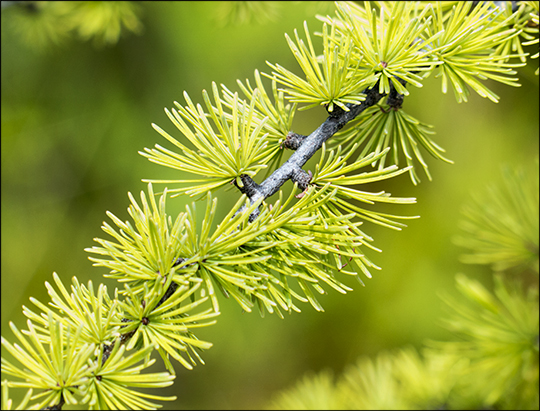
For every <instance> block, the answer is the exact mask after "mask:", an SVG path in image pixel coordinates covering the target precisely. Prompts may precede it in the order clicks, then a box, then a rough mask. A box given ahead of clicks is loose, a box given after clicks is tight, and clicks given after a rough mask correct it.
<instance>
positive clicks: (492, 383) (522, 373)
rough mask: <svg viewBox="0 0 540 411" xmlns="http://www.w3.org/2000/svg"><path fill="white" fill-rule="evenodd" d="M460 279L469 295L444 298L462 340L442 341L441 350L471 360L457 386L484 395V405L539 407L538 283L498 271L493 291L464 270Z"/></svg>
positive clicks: (452, 325)
mask: <svg viewBox="0 0 540 411" xmlns="http://www.w3.org/2000/svg"><path fill="white" fill-rule="evenodd" d="M456 280H457V285H458V288H459V290H460V291H461V293H462V294H463V295H464V296H465V298H466V300H465V299H462V300H461V301H457V300H456V299H454V298H450V297H448V296H446V297H444V300H445V302H446V303H447V305H448V306H449V307H451V308H452V311H453V313H452V315H451V316H450V318H449V319H448V320H447V321H446V324H447V327H448V328H449V329H450V330H451V331H453V332H454V334H455V335H456V336H457V337H458V338H459V339H460V341H457V342H444V343H441V350H442V351H443V352H445V353H447V355H449V356H455V357H456V358H467V359H468V360H469V364H468V365H467V367H466V368H465V369H464V370H463V371H462V373H461V375H460V379H459V381H458V386H457V390H458V392H460V394H461V395H462V396H464V397H467V396H472V397H473V398H481V399H482V400H483V404H482V406H484V407H485V406H491V407H492V406H494V405H496V406H497V408H502V409H535V408H538V382H539V381H538V372H539V370H538V332H539V331H538V321H539V317H538V289H537V288H534V287H530V288H528V289H527V287H523V285H522V284H515V283H514V284H505V282H504V280H503V278H502V277H501V276H495V290H494V294H495V295H493V294H491V293H490V292H489V291H488V290H486V288H485V287H484V286H482V284H480V283H479V282H478V281H475V280H470V279H468V278H467V277H465V276H464V275H458V276H457V277H456ZM479 381H489V383H488V384H479V383H478V382H479ZM466 408H469V407H466Z"/></svg>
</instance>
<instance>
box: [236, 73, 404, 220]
mask: <svg viewBox="0 0 540 411" xmlns="http://www.w3.org/2000/svg"><path fill="white" fill-rule="evenodd" d="M392 90H393V88H392ZM365 95H366V99H365V100H364V101H363V102H362V103H361V104H357V105H353V104H348V105H347V108H349V111H345V110H343V109H341V108H339V107H334V111H332V112H331V113H329V116H328V118H327V119H326V120H325V121H324V122H323V123H322V124H321V125H320V126H319V128H317V129H316V130H315V131H314V132H313V133H311V134H310V135H309V136H307V137H306V136H302V135H299V134H296V133H292V132H291V133H289V134H288V135H287V138H286V139H285V141H284V143H283V147H287V148H289V146H290V148H291V149H293V150H294V149H296V151H295V152H294V153H293V155H292V156H291V157H290V158H289V159H288V160H287V161H286V162H285V163H283V165H282V166H281V167H280V168H278V169H277V170H275V171H274V172H273V173H272V174H271V175H270V176H269V177H268V178H267V179H266V180H264V181H263V182H262V183H261V184H260V185H258V184H256V183H255V182H254V181H253V180H252V179H251V178H250V177H248V176H245V178H242V182H243V184H244V187H243V188H240V187H239V189H240V191H241V192H242V193H245V194H246V195H247V196H248V197H249V199H250V201H251V202H252V203H253V202H255V201H257V200H258V199H259V198H261V197H264V198H265V199H266V198H268V197H270V196H271V195H273V194H275V193H277V192H278V190H279V189H280V188H281V186H282V185H283V184H285V182H286V181H287V180H292V181H293V182H296V183H297V184H298V187H299V188H300V189H301V190H305V189H306V188H307V185H308V183H309V181H310V180H311V175H309V174H308V173H306V172H305V171H304V170H302V167H303V166H304V165H305V164H306V162H307V161H308V160H309V159H310V158H311V157H313V155H314V154H315V153H316V152H317V150H319V149H320V148H321V147H322V145H323V143H324V142H325V141H326V140H328V139H329V138H330V137H332V136H333V135H334V134H335V133H336V132H338V131H339V130H340V129H341V128H343V127H344V126H345V125H346V124H347V123H348V122H349V121H351V120H353V119H354V118H355V117H357V116H358V115H359V114H360V113H362V112H363V111H364V110H365V109H367V108H368V107H371V106H373V105H375V104H377V103H378V102H379V100H380V99H381V98H382V97H384V96H385V95H386V94H385V93H379V84H378V83H377V84H375V86H373V87H372V88H370V89H369V90H367V91H365ZM394 98H395V99H397V98H398V96H397V93H396V96H395V97H394ZM401 101H403V99H402V100H401ZM242 177H244V176H242ZM246 187H249V189H246ZM257 215H258V213H257V212H256V211H255V212H254V213H253V215H252V216H251V219H254V218H256V217H257Z"/></svg>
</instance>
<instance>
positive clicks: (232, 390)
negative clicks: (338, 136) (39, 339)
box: [1, 2, 539, 409]
mask: <svg viewBox="0 0 540 411" xmlns="http://www.w3.org/2000/svg"><path fill="white" fill-rule="evenodd" d="M219 4H220V3H219V2H142V3H139V5H140V19H141V23H142V26H143V30H142V32H141V33H139V34H126V35H125V36H122V37H121V38H120V40H119V41H118V42H117V43H116V44H114V45H111V46H101V47H100V46H96V45H95V44H93V43H92V42H91V41H77V40H72V41H68V42H66V43H65V44H63V45H59V46H50V47H46V48H41V49H39V48H36V47H32V45H31V44H29V43H28V41H27V40H26V39H25V37H24V36H23V35H22V34H21V33H22V32H21V30H20V27H19V29H17V27H16V25H14V24H12V23H13V19H14V17H13V14H12V10H9V9H6V10H3V11H2V16H1V18H2V25H1V30H2V32H1V34H2V37H1V58H2V60H1V68H2V70H1V79H2V80H1V82H2V84H1V86H2V87H1V95H2V99H1V110H2V113H1V114H2V116H1V124H2V128H1V132H2V136H1V137H2V138H1V144H2V146H1V148H2V150H1V159H2V163H1V167H2V175H1V178H2V180H1V181H2V186H1V190H2V197H1V205H2V208H1V211H2V216H1V217H2V226H1V230H2V231H1V233H2V237H1V240H2V241H1V252H2V254H1V269H2V272H1V273H2V294H1V296H2V298H1V305H2V315H1V317H2V335H3V336H4V337H7V338H8V339H10V341H12V342H13V341H14V336H13V334H12V332H11V330H10V329H9V325H8V324H9V321H13V322H15V323H16V324H17V326H18V328H24V324H25V317H24V316H23V315H22V309H21V307H22V305H23V304H24V305H29V306H31V303H29V300H28V298H29V297H30V296H33V297H36V298H38V299H39V300H41V301H49V300H48V295H47V293H46V289H45V286H44V282H45V281H49V282H50V281H51V280H52V273H53V272H57V273H58V274H59V275H60V276H61V277H62V278H63V279H64V280H65V283H66V284H69V279H70V278H71V277H72V276H77V278H78V279H79V280H80V281H81V282H87V281H88V280H90V279H91V280H92V281H93V283H94V284H99V283H100V282H105V283H106V284H108V285H109V286H110V288H109V289H110V290H111V289H114V286H115V282H114V281H111V280H108V279H104V278H103V277H102V274H103V273H104V272H105V271H104V270H103V269H101V268H95V267H92V265H91V263H90V262H89V261H88V259H87V257H88V254H87V253H86V252H85V251H84V248H86V247H91V246H92V245H94V243H93V240H92V239H93V238H94V237H97V236H100V237H103V236H104V234H103V235H102V231H101V229H100V226H101V223H102V221H104V220H106V219H107V217H106V215H105V211H106V210H109V211H111V212H113V213H114V214H116V215H117V216H119V217H120V218H122V219H127V218H128V214H127V211H126V209H127V206H128V204H129V201H128V197H127V192H128V191H130V192H132V193H138V192H139V191H141V190H144V189H145V184H144V183H143V182H141V179H143V178H181V176H179V175H178V172H175V171H172V170H168V169H165V168H163V167H160V166H157V165H155V164H153V163H150V162H149V161H147V160H145V159H144V158H143V157H142V156H140V155H139V154H138V153H137V152H138V151H139V150H142V149H143V148H144V147H152V146H153V145H154V144H156V143H159V144H163V143H164V139H163V138H162V137H161V136H160V135H159V134H157V133H156V132H155V131H154V130H153V129H152V128H151V126H150V124H151V123H152V122H155V123H157V124H158V125H160V126H161V127H163V128H164V129H166V130H169V131H172V130H173V126H172V125H171V123H170V122H169V120H168V119H167V117H166V115H165V113H164V111H163V108H164V107H172V106H173V101H175V100H176V101H179V102H181V103H183V96H182V93H183V91H184V90H185V91H187V92H188V93H189V95H190V96H191V98H192V99H193V100H194V101H196V102H201V101H202V95H201V91H202V90H203V89H207V90H209V89H210V88H211V83H212V81H215V82H216V83H217V84H218V85H219V84H221V83H223V84H225V85H226V86H227V87H228V88H230V89H234V90H236V89H237V88H236V79H241V80H245V79H246V78H248V79H250V81H251V82H252V83H253V72H254V70H255V69H259V71H264V72H270V70H269V68H268V66H267V65H266V63H265V61H269V62H272V63H279V64H280V65H282V66H285V67H288V68H294V69H295V70H296V69H297V65H296V62H295V60H294V58H293V56H292V54H291V52H290V51H289V48H288V46H287V43H286V41H285V38H284V33H289V34H291V35H292V34H293V30H294V29H295V28H297V29H299V30H302V24H303V21H304V20H306V21H307V22H308V24H309V26H310V28H312V29H318V28H320V27H321V24H320V23H319V22H318V21H317V20H316V19H315V17H314V16H315V14H316V13H330V12H332V7H333V5H332V3H324V4H320V3H317V2H277V3H276V6H275V10H274V11H275V15H274V16H273V18H272V16H260V17H269V18H260V19H258V20H251V21H243V22H236V23H235V22H229V23H227V24H224V20H223V18H222V17H223V16H222V15H220V14H222V13H223V10H224V9H223V8H220V6H219ZM533 53H534V51H533ZM537 64H538V61H535V62H534V64H533V65H532V66H529V67H524V68H521V69H519V77H520V79H521V84H522V87H520V88H512V87H508V86H504V85H498V84H493V83H492V84H491V85H490V86H491V87H492V88H493V90H495V92H496V93H497V94H499V95H500V97H501V100H500V102H499V103H498V104H494V103H492V102H491V101H489V100H487V99H483V98H481V97H479V96H477V95H476V94H474V93H473V94H472V95H471V98H470V101H469V102H468V103H462V104H457V102H456V100H455V98H454V96H453V94H451V93H449V94H447V95H443V94H442V93H441V92H440V80H439V79H434V78H428V79H427V80H426V81H425V84H424V87H423V88H422V89H417V88H415V87H410V90H411V95H410V97H408V98H406V100H405V103H404V109H405V110H406V111H407V112H408V113H409V114H411V115H412V116H414V117H416V118H417V119H419V120H420V121H423V122H426V123H428V124H432V125H434V126H435V131H436V132H437V134H436V136H435V141H436V142H437V143H438V144H440V145H441V146H442V147H444V148H445V149H446V150H447V151H446V154H447V157H449V158H450V159H452V160H454V162H455V164H454V165H449V164H446V163H443V162H441V161H437V160H435V159H433V158H428V162H429V169H430V170H431V172H432V176H433V181H432V182H429V181H427V178H425V177H424V178H423V179H422V183H421V184H420V185H419V186H413V185H412V183H411V181H410V179H409V177H408V175H407V174H405V175H402V176H400V177H398V178H395V179H393V180H391V181H386V182H384V183H379V184H373V185H371V186H369V187H364V189H366V190H368V191H377V190H381V189H382V190H385V191H387V192H391V193H392V194H393V195H395V196H403V197H416V198H417V200H418V202H417V204H415V205H407V206H398V205H395V206H392V207H386V208H384V210H385V211H388V212H392V213H395V214H402V215H420V216H421V218H420V219H417V220H410V221H409V222H408V227H407V228H405V229H404V230H403V231H401V232H397V231H393V230H389V229H385V228H381V227H378V226H373V225H372V224H369V223H366V224H365V231H366V232H367V233H368V234H370V235H371V236H372V237H374V239H375V242H374V245H375V246H377V247H379V248H381V249H382V250H383V252H382V253H380V254H379V253H375V252H371V253H369V257H370V258H371V259H372V260H373V261H374V262H375V263H376V264H377V265H379V266H380V267H382V270H381V271H376V272H374V276H373V278H372V279H371V280H367V279H364V282H365V283H366V287H365V288H362V287H360V286H358V283H357V282H349V284H352V285H353V286H354V288H355V290H354V291H353V292H351V293H349V294H347V295H341V294H339V293H337V292H333V291H332V290H331V291H329V294H328V295H326V296H321V297H320V299H319V301H320V302H321V303H322V305H323V306H324V307H325V312H323V313H319V312H316V311H315V310H314V309H312V308H311V307H310V306H308V305H303V306H302V307H303V310H302V313H301V314H296V313H295V314H292V315H290V316H286V318H285V319H284V320H280V319H279V318H278V317H274V316H270V315H266V317H265V318H261V317H260V315H259V314H258V313H257V312H254V313H252V314H247V313H242V311H241V309H240V307H239V306H238V305H237V304H236V303H235V302H234V301H226V300H225V299H222V300H221V301H222V308H221V312H222V314H221V316H220V317H219V318H218V323H217V324H216V325H214V326H212V327H207V328H203V329H200V331H199V332H198V334H197V335H198V336H199V337H200V338H201V339H203V340H207V341H211V342H213V343H214V346H213V347H212V348H211V349H210V350H209V351H207V352H205V353H204V354H203V358H204V359H205V362H206V365H199V366H197V367H195V369H194V370H193V371H187V370H184V369H183V368H182V367H181V366H177V367H176V369H177V378H176V380H175V384H174V385H173V386H172V387H169V388H168V389H164V390H163V391H162V392H161V393H160V394H163V395H176V396H177V397H178V400H177V401H176V402H166V403H163V405H164V407H163V408H164V409H216V408H217V409H253V408H261V407H265V406H266V405H267V404H268V402H269V401H270V400H271V399H272V398H273V395H275V394H276V393H277V392H278V391H279V390H281V389H283V388H287V387H290V386H291V385H292V384H294V383H295V382H296V381H297V380H298V379H299V378H301V377H302V376H303V375H304V374H305V373H307V372H318V371H320V370H323V369H330V370H332V372H334V374H339V373H340V372H341V371H342V369H343V368H344V366H345V365H347V364H349V363H352V362H354V361H355V360H356V358H357V357H358V356H360V355H373V354H376V353H378V352H379V351H381V350H385V349H392V348H397V347H402V346H405V345H410V346H414V347H417V348H420V347H421V346H422V344H423V342H424V341H425V340H426V339H447V338H449V337H450V336H449V335H448V332H447V331H445V330H444V329H443V328H442V327H441V326H440V319H441V318H442V316H443V315H444V309H443V305H442V302H441V301H440V299H439V298H438V294H439V293H441V292H443V291H445V292H450V293H454V276H455V274H456V273H458V272H463V273H465V274H467V275H468V276H470V277H472V278H475V279H479V280H481V281H483V282H484V283H486V284H489V281H490V278H491V272H490V269H489V268H487V267H483V266H468V265H464V264H462V263H460V262H459V255H460V254H461V253H463V251H464V250H461V249H459V248H458V247H457V246H455V245H454V244H453V243H452V237H453V236H456V235H457V234H458V233H459V229H458V223H459V221H460V218H461V217H460V208H461V207H462V205H463V204H465V203H466V202H467V201H469V199H470V195H471V193H473V192H475V191H478V190H484V189H485V187H486V185H488V184H490V183H492V182H494V183H496V182H498V181H500V180H501V178H500V168H501V165H502V164H508V165H511V166H517V165H525V166H527V165H528V164H532V163H533V162H534V159H535V158H537V157H538V134H539V130H538V124H539V121H538V101H539V93H538V76H535V75H534V70H535V69H536V67H537ZM297 72H298V71H297ZM324 118H325V112H324V110H323V109H322V108H321V109H314V110H310V111H307V112H300V113H297V115H296V117H295V122H294V125H293V127H294V131H295V132H297V133H301V134H309V133H310V132H311V131H313V130H314V129H315V128H316V127H317V126H318V125H319V124H320V123H321V122H322V121H323V120H324ZM177 137H178V136H177ZM420 178H422V174H420ZM218 194H221V198H220V205H221V206H222V207H223V209H222V210H220V212H221V213H222V214H223V215H224V214H226V213H227V212H228V211H229V209H230V206H232V205H233V204H234V202H236V200H237V198H238V194H237V193H236V192H234V191H227V192H221V193H218ZM191 201H192V200H191V199H190V198H187V197H177V198H175V199H171V200H169V201H168V212H169V213H170V214H173V215H175V214H176V213H177V212H179V211H182V210H183V209H184V207H185V205H186V204H187V203H189V202H191ZM2 355H4V353H3V354H2ZM153 369H154V371H158V370H160V366H158V365H156V366H154V367H153ZM10 393H11V394H12V395H13V397H14V399H15V403H18V401H17V399H16V398H17V396H16V390H14V389H12V390H11V391H10Z"/></svg>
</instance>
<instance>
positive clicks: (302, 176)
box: [291, 168, 313, 192]
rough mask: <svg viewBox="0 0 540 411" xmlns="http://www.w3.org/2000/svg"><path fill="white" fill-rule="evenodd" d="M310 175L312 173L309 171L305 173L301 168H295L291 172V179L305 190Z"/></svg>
mask: <svg viewBox="0 0 540 411" xmlns="http://www.w3.org/2000/svg"><path fill="white" fill-rule="evenodd" d="M311 177H313V175H312V174H311V171H310V172H309V173H306V172H305V171H304V170H302V169H301V168H297V169H296V170H294V171H293V172H292V175H291V180H292V181H293V182H294V183H296V184H298V188H299V189H300V190H302V191H303V192H305V191H306V190H307V188H308V185H309V182H310V181H311Z"/></svg>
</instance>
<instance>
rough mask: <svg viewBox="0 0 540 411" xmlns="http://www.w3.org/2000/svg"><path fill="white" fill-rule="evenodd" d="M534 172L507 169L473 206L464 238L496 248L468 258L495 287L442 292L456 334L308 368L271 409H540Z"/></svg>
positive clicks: (463, 285) (466, 282) (463, 282)
mask: <svg viewBox="0 0 540 411" xmlns="http://www.w3.org/2000/svg"><path fill="white" fill-rule="evenodd" d="M526 171H527V172H525V170H524V169H523V167H516V168H515V169H511V168H510V167H505V168H504V176H505V178H504V181H503V184H502V185H501V186H499V185H493V186H491V187H490V189H491V190H490V196H484V197H476V198H475V202H474V203H472V204H470V205H468V207H466V208H465V210H467V213H466V214H465V218H466V219H465V221H464V223H465V222H467V223H468V224H467V225H465V224H464V225H463V226H464V227H469V225H470V226H472V227H475V228H476V229H475V230H467V232H466V234H463V235H462V237H460V239H461V243H462V244H463V245H465V246H467V247H471V246H472V245H474V247H472V248H474V249H479V250H482V249H484V248H485V249H486V250H489V252H486V253H484V254H485V257H484V255H483V254H480V253H476V254H474V255H471V256H470V258H469V259H468V260H467V262H471V263H477V264H491V265H492V266H493V268H494V269H495V270H496V271H495V272H494V283H495V286H494V290H493V291H490V290H488V289H487V288H486V287H485V286H484V285H482V284H481V283H480V282H479V281H476V280H473V279H470V278H468V277H467V276H465V275H463V274H458V275H457V276H456V284H457V288H458V290H459V291H460V294H461V295H459V296H452V295H451V294H450V293H448V292H447V293H445V294H443V295H442V296H441V297H442V299H443V301H444V302H445V303H446V306H447V308H448V311H449V314H448V316H447V317H446V318H444V321H443V324H444V326H445V327H446V328H447V329H448V330H450V331H451V332H452V333H453V334H454V336H455V339H454V340H453V341H428V342H427V343H426V347H425V348H424V349H423V350H422V353H421V354H419V353H418V352H417V351H416V350H415V349H413V348H405V349H401V350H396V351H393V352H381V353H379V354H378V355H377V356H376V358H374V359H371V358H368V357H363V358H360V359H359V360H358V361H357V363H356V364H353V365H350V366H348V367H347V368H346V369H345V371H344V372H343V374H342V375H340V376H338V378H337V379H333V378H332V377H331V375H330V374H329V373H328V371H323V372H321V373H319V374H316V375H314V376H306V377H305V378H304V379H303V380H302V381H300V382H298V383H297V384H296V386H294V387H292V388H290V389H289V390H286V391H284V392H282V393H279V394H278V395H276V396H275V398H274V400H273V402H272V403H271V404H270V408H272V409H320V408H325V409H367V410H373V409H441V408H443V409H479V410H481V409H503V410H507V409H510V410H512V409H527V410H534V409H538V407H539V395H538V384H539V367H538V361H539V357H538V350H539V345H538V335H539V320H540V318H539V307H538V259H539V255H538V247H536V249H535V250H532V249H531V250H528V251H527V252H526V253H524V252H523V251H522V249H523V244H528V243H529V241H531V239H533V241H538V228H537V227H538V223H536V226H535V225H534V220H535V219H536V221H537V220H538V213H539V212H540V210H539V205H538V191H539V187H538V177H537V176H538V164H535V167H531V170H526ZM505 190H510V192H509V193H507V195H502V194H501V193H503V192H504V191H505ZM480 198H481V199H480ZM507 201H509V202H510V203H507ZM516 204H519V206H516ZM523 207H524V208H523ZM470 210H484V212H483V213H471V212H470ZM524 210H526V212H524ZM480 214H482V216H485V218H479V216H480ZM529 219H531V221H529ZM497 221H498V222H501V223H503V225H502V228H500V226H498V225H494V222H497ZM522 221H527V223H521V222H522ZM473 223H474V224H473ZM510 228H512V229H511V230H509V229H510ZM492 263H493V264H492ZM518 268H519V271H517V270H518ZM516 276H517V278H516ZM531 279H532V281H531Z"/></svg>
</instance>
